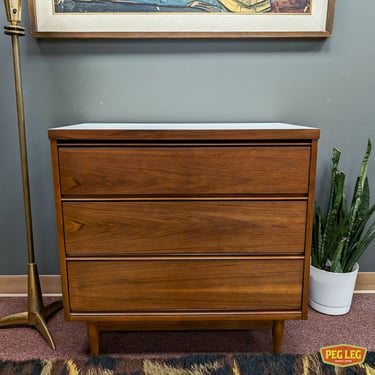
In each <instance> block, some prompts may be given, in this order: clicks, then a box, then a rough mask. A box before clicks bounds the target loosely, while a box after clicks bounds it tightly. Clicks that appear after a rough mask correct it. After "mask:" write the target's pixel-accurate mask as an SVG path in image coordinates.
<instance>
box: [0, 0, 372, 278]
mask: <svg viewBox="0 0 375 375" xmlns="http://www.w3.org/2000/svg"><path fill="white" fill-rule="evenodd" d="M336 3H337V4H336V10H335V21H334V33H333V37H332V38H330V39H327V40H307V39H300V40H295V39H284V40H251V39H250V40H183V41H179V40H169V41H168V40H36V39H33V38H31V37H30V36H29V35H27V36H25V37H23V38H21V54H22V64H23V86H24V102H25V114H26V126H27V139H28V152H29V165H30V186H31V197H32V210H33V220H34V221H33V224H34V241H35V252H36V258H37V263H38V267H39V272H40V273H41V274H57V273H59V266H58V257H57V246H56V228H55V217H54V203H53V191H52V189H53V187H52V177H51V163H50V153H49V141H48V137H47V129H48V128H49V127H55V126H60V125H65V124H72V123H79V122H131V121H135V122H214V121H219V122H225V121H228V122H236V121H238V122H268V121H282V122H290V123H296V124H302V125H311V126H316V127H320V128H321V140H320V144H319V160H318V181H317V198H318V199H322V200H323V201H324V197H325V196H326V191H325V190H326V188H327V176H328V172H329V169H328V166H329V162H330V156H331V150H332V147H333V146H334V145H335V146H337V147H339V148H341V149H342V151H343V157H342V167H343V168H344V169H345V171H347V174H348V179H349V180H350V181H351V180H353V178H354V177H355V176H356V173H357V171H358V168H359V165H360V161H361V159H362V156H363V152H364V149H365V145H366V141H367V138H368V137H371V138H372V140H373V142H374V148H375V74H374V71H373V69H374V66H375V49H374V39H375V38H374V30H373V14H374V13H375V2H374V1H373V0H361V1H360V6H359V2H358V1H344V0H338V1H336ZM24 5H25V4H24ZM24 8H25V9H24V16H23V22H22V24H23V25H24V26H25V27H26V30H29V21H28V13H27V9H26V6H24ZM0 9H1V15H0V25H7V24H8V22H7V21H6V18H5V14H4V11H3V9H2V7H0ZM0 51H1V53H0V186H1V194H0V255H1V258H0V259H1V260H0V274H25V273H26V245H25V229H24V219H23V203H22V191H21V181H20V167H19V149H18V134H17V118H16V109H15V94H14V83H13V70H12V58H11V44H10V37H9V36H7V35H4V34H2V35H0ZM370 164H371V165H370V168H369V175H370V184H371V186H372V188H373V189H372V190H373V191H374V192H375V150H374V155H373V157H372V160H371V163H370ZM349 188H352V184H351V183H350V184H349ZM360 266H361V269H360V270H361V271H373V272H374V271H375V244H373V245H372V247H371V248H370V249H369V250H368V252H367V254H366V255H365V256H364V257H363V258H362V261H361V263H360Z"/></svg>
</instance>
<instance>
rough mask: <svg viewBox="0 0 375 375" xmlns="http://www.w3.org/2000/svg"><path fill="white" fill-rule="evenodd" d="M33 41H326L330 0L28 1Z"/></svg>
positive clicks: (330, 30) (328, 30) (331, 22)
mask: <svg viewBox="0 0 375 375" xmlns="http://www.w3.org/2000/svg"><path fill="white" fill-rule="evenodd" d="M28 1H29V13H30V21H31V22H30V23H31V34H32V35H33V36H34V37H37V38H43V37H45V38H251V37H263V38H266V37H271V38H275V37H329V36H330V35H331V33H332V25H333V13H334V2H335V0H28Z"/></svg>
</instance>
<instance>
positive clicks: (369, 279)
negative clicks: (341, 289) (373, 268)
mask: <svg viewBox="0 0 375 375" xmlns="http://www.w3.org/2000/svg"><path fill="white" fill-rule="evenodd" d="M354 292H355V293H375V272H358V276H357V282H356V284H355V291H354Z"/></svg>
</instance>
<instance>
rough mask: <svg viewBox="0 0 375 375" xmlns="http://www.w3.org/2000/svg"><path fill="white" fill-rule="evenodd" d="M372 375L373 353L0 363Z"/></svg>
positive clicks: (247, 374)
mask: <svg viewBox="0 0 375 375" xmlns="http://www.w3.org/2000/svg"><path fill="white" fill-rule="evenodd" d="M258 374H259V375H326V374H327V375H354V374H364V375H374V374H375V352H368V353H367V356H366V359H365V362H364V363H363V364H360V365H354V366H349V367H336V366H332V365H327V364H324V363H323V362H322V360H321V357H320V354H303V355H298V354H296V355H293V354H283V355H279V356H274V355H270V354H268V355H203V356H202V355H193V356H185V357H175V358H169V359H160V358H159V359H158V358H154V359H152V358H148V359H142V358H139V359H136V358H134V359H124V358H119V357H118V358H116V357H110V356H98V357H90V358H89V359H88V360H63V359H55V360H35V361H31V360H30V361H23V362H22V361H21V362H13V361H3V362H0V375H258Z"/></svg>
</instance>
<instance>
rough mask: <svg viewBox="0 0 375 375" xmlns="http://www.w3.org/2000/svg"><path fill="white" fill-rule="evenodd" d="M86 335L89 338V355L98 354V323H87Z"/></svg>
mask: <svg viewBox="0 0 375 375" xmlns="http://www.w3.org/2000/svg"><path fill="white" fill-rule="evenodd" d="M87 333H88V336H89V345H90V353H91V354H93V355H98V354H99V328H98V322H88V323H87Z"/></svg>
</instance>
